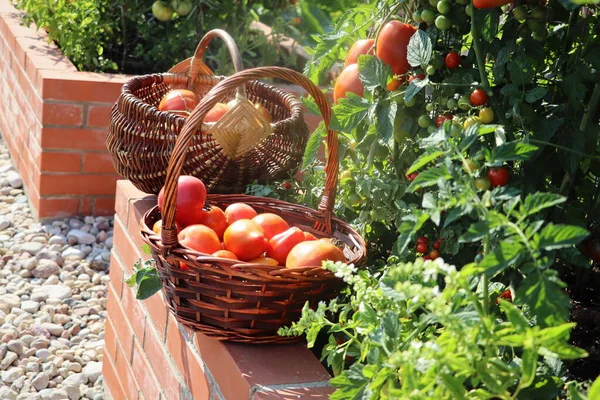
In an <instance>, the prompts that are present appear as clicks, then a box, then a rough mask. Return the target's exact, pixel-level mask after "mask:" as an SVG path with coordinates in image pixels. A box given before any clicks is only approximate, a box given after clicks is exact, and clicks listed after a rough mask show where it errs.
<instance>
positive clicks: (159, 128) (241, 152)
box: [106, 30, 309, 194]
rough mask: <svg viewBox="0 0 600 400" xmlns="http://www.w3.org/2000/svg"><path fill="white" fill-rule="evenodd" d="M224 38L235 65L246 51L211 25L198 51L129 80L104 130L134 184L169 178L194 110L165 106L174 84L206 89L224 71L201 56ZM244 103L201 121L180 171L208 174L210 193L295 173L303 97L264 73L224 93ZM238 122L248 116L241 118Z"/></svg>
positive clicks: (153, 189)
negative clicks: (267, 80)
mask: <svg viewBox="0 0 600 400" xmlns="http://www.w3.org/2000/svg"><path fill="white" fill-rule="evenodd" d="M216 37H218V38H221V39H223V40H224V41H225V43H226V44H227V47H228V48H229V51H230V53H231V55H232V59H233V64H234V66H235V69H236V71H241V70H242V63H241V57H240V55H239V51H238V49H237V46H236V45H235V43H234V41H233V39H231V37H230V36H229V35H228V34H227V33H226V32H224V31H222V30H213V31H210V32H208V33H207V34H206V35H205V36H204V38H203V39H202V40H201V41H200V43H199V44H198V47H197V49H196V52H195V54H194V56H193V57H191V58H189V59H187V60H185V61H183V62H181V63H179V64H177V65H175V66H174V67H173V68H172V69H171V70H170V71H169V72H168V73H164V74H151V75H143V76H139V77H135V78H132V79H130V80H129V81H127V82H126V83H125V85H123V88H122V91H121V95H120V96H119V99H118V100H117V102H116V103H115V105H114V106H113V108H112V110H111V115H110V125H109V129H108V132H107V136H106V144H107V148H108V150H109V152H110V154H111V155H112V159H113V164H114V166H115V169H116V171H117V172H118V173H119V174H120V175H122V176H123V177H125V178H127V179H129V180H130V181H131V182H132V183H133V184H134V186H136V187H137V188H138V189H140V190H142V191H144V192H146V193H152V194H157V193H158V192H159V191H160V189H161V188H162V187H163V186H164V184H165V179H166V171H167V166H168V163H169V157H170V155H171V153H172V152H173V148H174V145H175V141H176V140H177V137H178V136H179V134H180V132H181V130H182V128H183V126H184V124H185V123H186V120H187V119H188V118H189V117H188V118H186V117H183V116H180V115H176V114H173V113H169V112H166V111H159V110H158V108H157V107H158V104H159V103H160V100H161V99H162V98H163V96H164V95H165V94H166V93H168V92H169V91H170V90H172V89H182V88H186V89H189V90H192V91H193V92H195V93H196V94H198V95H199V96H201V97H203V96H204V95H206V93H207V92H208V91H209V90H210V89H211V88H213V87H214V86H215V85H216V84H217V83H219V82H220V81H222V80H223V79H224V77H222V76H214V75H213V74H212V71H210V69H209V68H208V67H207V66H206V65H205V64H204V63H203V62H202V56H203V54H204V51H205V49H206V48H207V46H208V44H209V43H210V42H211V41H212V39H213V38H216ZM234 98H237V99H238V100H239V101H240V103H241V104H240V103H238V105H237V106H236V107H234V108H235V109H232V110H231V111H230V112H228V113H227V114H225V116H223V117H222V118H221V120H219V121H218V122H217V123H196V124H194V126H196V130H195V131H194V134H193V137H192V138H191V140H190V141H189V146H190V148H189V151H188V152H187V154H186V157H185V160H184V162H183V166H182V172H183V173H184V174H186V175H193V176H196V177H198V178H200V179H202V180H203V182H204V183H205V185H206V186H207V189H208V190H209V191H210V192H212V193H239V192H242V191H243V190H244V188H245V186H246V185H247V184H249V183H251V182H253V181H255V180H256V181H258V182H266V181H268V180H271V179H278V178H283V177H285V176H288V175H289V174H291V173H293V172H294V171H295V170H296V169H297V168H298V166H299V164H300V161H301V159H302V155H303V153H304V148H305V146H306V142H307V140H308V135H309V132H308V126H307V125H306V122H305V121H304V115H303V111H302V103H301V102H300V101H299V100H298V99H297V98H295V97H294V96H293V95H291V94H290V93H287V92H284V91H282V90H279V89H277V88H275V87H273V86H271V85H267V84H264V83H261V82H258V81H255V80H254V81H247V82H245V84H244V85H240V86H238V87H236V88H233V89H232V90H230V91H229V92H227V93H224V94H223V96H222V97H221V102H224V103H226V102H229V101H230V100H233V99H234ZM248 101H251V102H252V103H254V104H261V105H262V106H263V107H265V108H266V109H267V110H268V111H269V113H270V114H271V117H272V123H268V122H267V121H266V120H265V119H264V118H262V117H261V116H260V114H259V113H258V111H257V110H256V109H254V108H253V107H251V106H250V104H249V103H248ZM240 122H243V123H241V124H240Z"/></svg>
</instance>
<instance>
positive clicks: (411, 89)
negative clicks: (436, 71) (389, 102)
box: [404, 77, 429, 102]
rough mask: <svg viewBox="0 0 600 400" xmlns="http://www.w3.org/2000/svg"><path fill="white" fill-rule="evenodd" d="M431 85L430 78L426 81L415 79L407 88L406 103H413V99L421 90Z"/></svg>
mask: <svg viewBox="0 0 600 400" xmlns="http://www.w3.org/2000/svg"><path fill="white" fill-rule="evenodd" d="M428 83H429V77H426V78H425V79H423V80H421V79H418V78H417V79H413V81H412V82H411V83H410V84H409V85H408V87H407V88H406V92H404V101H407V102H408V101H411V100H412V98H413V97H415V96H416V95H417V94H418V93H419V92H420V91H421V89H423V88H424V87H425V86H427V84H428Z"/></svg>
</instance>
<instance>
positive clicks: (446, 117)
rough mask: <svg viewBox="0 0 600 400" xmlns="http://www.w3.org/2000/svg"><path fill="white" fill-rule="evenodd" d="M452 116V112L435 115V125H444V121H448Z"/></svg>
mask: <svg viewBox="0 0 600 400" xmlns="http://www.w3.org/2000/svg"><path fill="white" fill-rule="evenodd" d="M452 118H454V115H452V114H448V113H446V114H439V115H438V116H437V117H435V126H437V127H438V128H439V127H440V126H442V125H444V122H446V121H450V120H452Z"/></svg>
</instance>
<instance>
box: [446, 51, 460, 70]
mask: <svg viewBox="0 0 600 400" xmlns="http://www.w3.org/2000/svg"><path fill="white" fill-rule="evenodd" d="M445 61H446V68H448V69H454V68H458V66H459V65H460V56H459V55H458V53H456V52H454V51H452V52H450V53H448V54H447V55H446V60H445Z"/></svg>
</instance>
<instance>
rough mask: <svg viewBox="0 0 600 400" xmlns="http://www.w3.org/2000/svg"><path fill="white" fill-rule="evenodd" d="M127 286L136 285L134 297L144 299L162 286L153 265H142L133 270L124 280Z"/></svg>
mask: <svg viewBox="0 0 600 400" xmlns="http://www.w3.org/2000/svg"><path fill="white" fill-rule="evenodd" d="M125 282H126V283H127V285H128V286H129V287H133V286H135V285H137V293H136V296H135V298H136V299H138V300H145V299H147V298H148V297H150V296H152V295H153V294H155V293H156V292H158V291H159V290H160V289H161V288H162V282H161V280H160V277H159V276H158V271H157V270H156V268H154V267H144V268H140V269H138V270H136V271H135V273H134V274H133V275H132V276H131V277H129V278H128V279H127V280H126V281H125Z"/></svg>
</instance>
